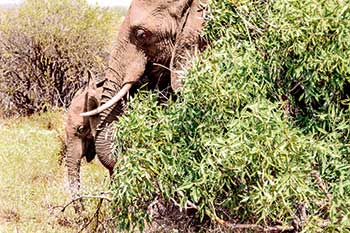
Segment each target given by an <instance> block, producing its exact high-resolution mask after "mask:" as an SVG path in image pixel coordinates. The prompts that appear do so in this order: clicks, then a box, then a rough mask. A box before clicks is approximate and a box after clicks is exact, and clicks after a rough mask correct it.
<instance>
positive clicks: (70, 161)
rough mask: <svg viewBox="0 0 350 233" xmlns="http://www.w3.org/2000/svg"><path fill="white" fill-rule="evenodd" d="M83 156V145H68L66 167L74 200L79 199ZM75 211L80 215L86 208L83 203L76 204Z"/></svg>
mask: <svg viewBox="0 0 350 233" xmlns="http://www.w3.org/2000/svg"><path fill="white" fill-rule="evenodd" d="M81 154H82V146H81V144H79V143H70V144H68V145H67V156H66V167H67V173H68V183H69V190H70V193H71V195H72V198H73V199H75V198H77V197H79V189H80V164H81ZM74 209H75V212H76V213H80V212H81V211H82V210H83V209H84V207H83V205H82V203H81V202H75V203H74Z"/></svg>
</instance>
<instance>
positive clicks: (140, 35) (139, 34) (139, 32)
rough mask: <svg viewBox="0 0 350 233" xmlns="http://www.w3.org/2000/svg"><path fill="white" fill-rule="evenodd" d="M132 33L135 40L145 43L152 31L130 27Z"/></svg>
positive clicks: (150, 36)
mask: <svg viewBox="0 0 350 233" xmlns="http://www.w3.org/2000/svg"><path fill="white" fill-rule="evenodd" d="M132 34H133V36H134V38H135V39H136V41H138V42H141V43H146V42H147V41H148V40H150V39H151V38H152V36H153V33H152V32H151V31H149V30H147V29H145V28H142V27H134V28H133V29H132Z"/></svg>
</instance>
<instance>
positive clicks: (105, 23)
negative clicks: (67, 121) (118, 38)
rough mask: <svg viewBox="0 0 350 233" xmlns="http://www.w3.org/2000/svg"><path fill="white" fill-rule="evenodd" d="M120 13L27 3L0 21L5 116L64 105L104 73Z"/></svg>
mask: <svg viewBox="0 0 350 233" xmlns="http://www.w3.org/2000/svg"><path fill="white" fill-rule="evenodd" d="M120 16H121V15H120V14H119V13H118V11H117V10H116V9H113V10H112V9H103V8H99V7H92V6H89V5H88V4H87V2H86V1H85V0H74V1H71V0H63V1H61V0H53V1H44V0H26V1H25V2H24V3H23V4H21V5H20V6H19V8H18V9H16V10H12V11H10V12H8V13H7V14H4V15H3V16H2V19H1V21H0V38H1V43H0V96H1V104H2V106H3V108H5V109H6V114H7V115H11V114H13V113H20V114H23V115H28V114H32V113H34V112H38V111H42V110H49V109H52V107H62V106H63V107H66V106H68V105H69V103H70V101H71V99H72V97H73V95H74V93H75V92H76V90H77V89H78V88H80V87H81V86H82V85H83V84H84V83H85V82H86V81H87V71H90V72H91V73H92V74H93V75H94V76H96V77H97V78H99V77H100V76H102V75H103V72H104V65H105V62H106V60H107V56H108V49H109V47H110V44H111V40H112V38H113V36H112V35H114V33H116V27H117V25H118V23H119V19H120Z"/></svg>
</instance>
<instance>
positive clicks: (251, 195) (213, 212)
mask: <svg viewBox="0 0 350 233" xmlns="http://www.w3.org/2000/svg"><path fill="white" fill-rule="evenodd" d="M349 19H350V3H349V2H348V1H330V0H325V1H321V2H320V1H317V2H316V1H312V0H303V1H296V0H294V1H293V0H289V1H284V0H278V1H258V0H255V1H253V0H250V1H249V0H246V1H229V0H216V1H212V2H211V4H210V14H209V20H208V23H207V26H206V30H205V35H206V36H207V38H208V40H209V41H210V42H211V47H210V48H209V49H208V50H207V51H206V52H205V53H204V54H203V55H202V56H201V57H200V58H198V59H197V60H196V61H195V62H194V65H193V67H192V70H190V71H189V74H188V76H187V79H186V82H185V87H184V90H183V91H182V93H181V95H180V96H179V97H178V99H177V101H176V102H173V101H171V100H170V101H169V102H168V103H167V104H166V105H167V106H166V107H164V106H159V105H158V104H157V98H156V96H155V95H154V94H149V93H147V94H145V95H139V96H138V97H136V98H135V99H134V100H132V101H131V104H130V108H129V111H128V112H127V114H125V115H124V116H123V117H121V118H120V121H119V122H118V124H116V126H115V127H116V129H117V130H116V139H117V140H116V142H115V145H116V153H115V155H116V158H117V163H116V167H115V180H114V183H113V184H114V186H113V192H114V197H115V202H114V208H115V212H116V219H117V224H119V227H120V228H130V227H131V228H132V227H136V226H138V227H141V228H142V227H143V224H144V221H145V220H149V216H148V214H149V213H148V211H147V209H148V208H149V206H150V204H151V203H154V201H155V200H164V201H168V202H172V203H174V204H175V205H180V206H182V208H184V209H186V208H187V207H190V208H193V207H195V209H196V211H195V217H196V218H197V219H198V220H200V221H202V220H204V219H205V217H210V219H211V220H212V222H213V223H219V224H223V225H225V226H231V227H234V224H239V223H250V224H258V225H259V226H260V227H265V228H266V229H267V228H268V227H273V226H280V227H288V228H293V229H294V230H300V231H304V232H314V231H318V230H321V229H323V230H324V231H334V230H338V231H340V232H343V231H346V230H349V228H350V221H349V219H350V173H349V172H348V171H349V168H350V157H349V153H350V145H349V140H350V137H349V136H350V135H349V133H350V108H349V101H350V96H349V95H350V90H349V87H350V79H349V77H350V76H349V74H350V73H349V71H350V69H349V67H350V64H349V62H350V57H349V55H350V52H349V49H348V48H349V43H350V33H349V32H350V31H349V30H350V25H349V24H350V20H349ZM174 221H176V220H174ZM228 223H232V224H228ZM232 229H233V228H231V230H232ZM259 229H261V228H259Z"/></svg>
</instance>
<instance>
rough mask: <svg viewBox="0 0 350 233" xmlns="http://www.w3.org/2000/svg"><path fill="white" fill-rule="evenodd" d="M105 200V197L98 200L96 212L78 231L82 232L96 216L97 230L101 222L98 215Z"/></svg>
mask: <svg viewBox="0 0 350 233" xmlns="http://www.w3.org/2000/svg"><path fill="white" fill-rule="evenodd" d="M103 200H106V199H105V198H101V199H100V201H99V202H98V205H97V208H96V211H95V213H94V215H93V216H92V217H91V218H90V219H89V220H88V222H87V223H86V224H85V225H84V226H83V227H82V228H81V229H80V230H79V232H78V233H81V232H83V230H85V229H86V228H87V227H88V226H89V225H90V224H91V223H92V221H93V220H94V218H96V226H95V230H94V232H97V228H98V225H99V223H100V221H99V219H98V215H99V213H100V209H101V206H102V202H103Z"/></svg>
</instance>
